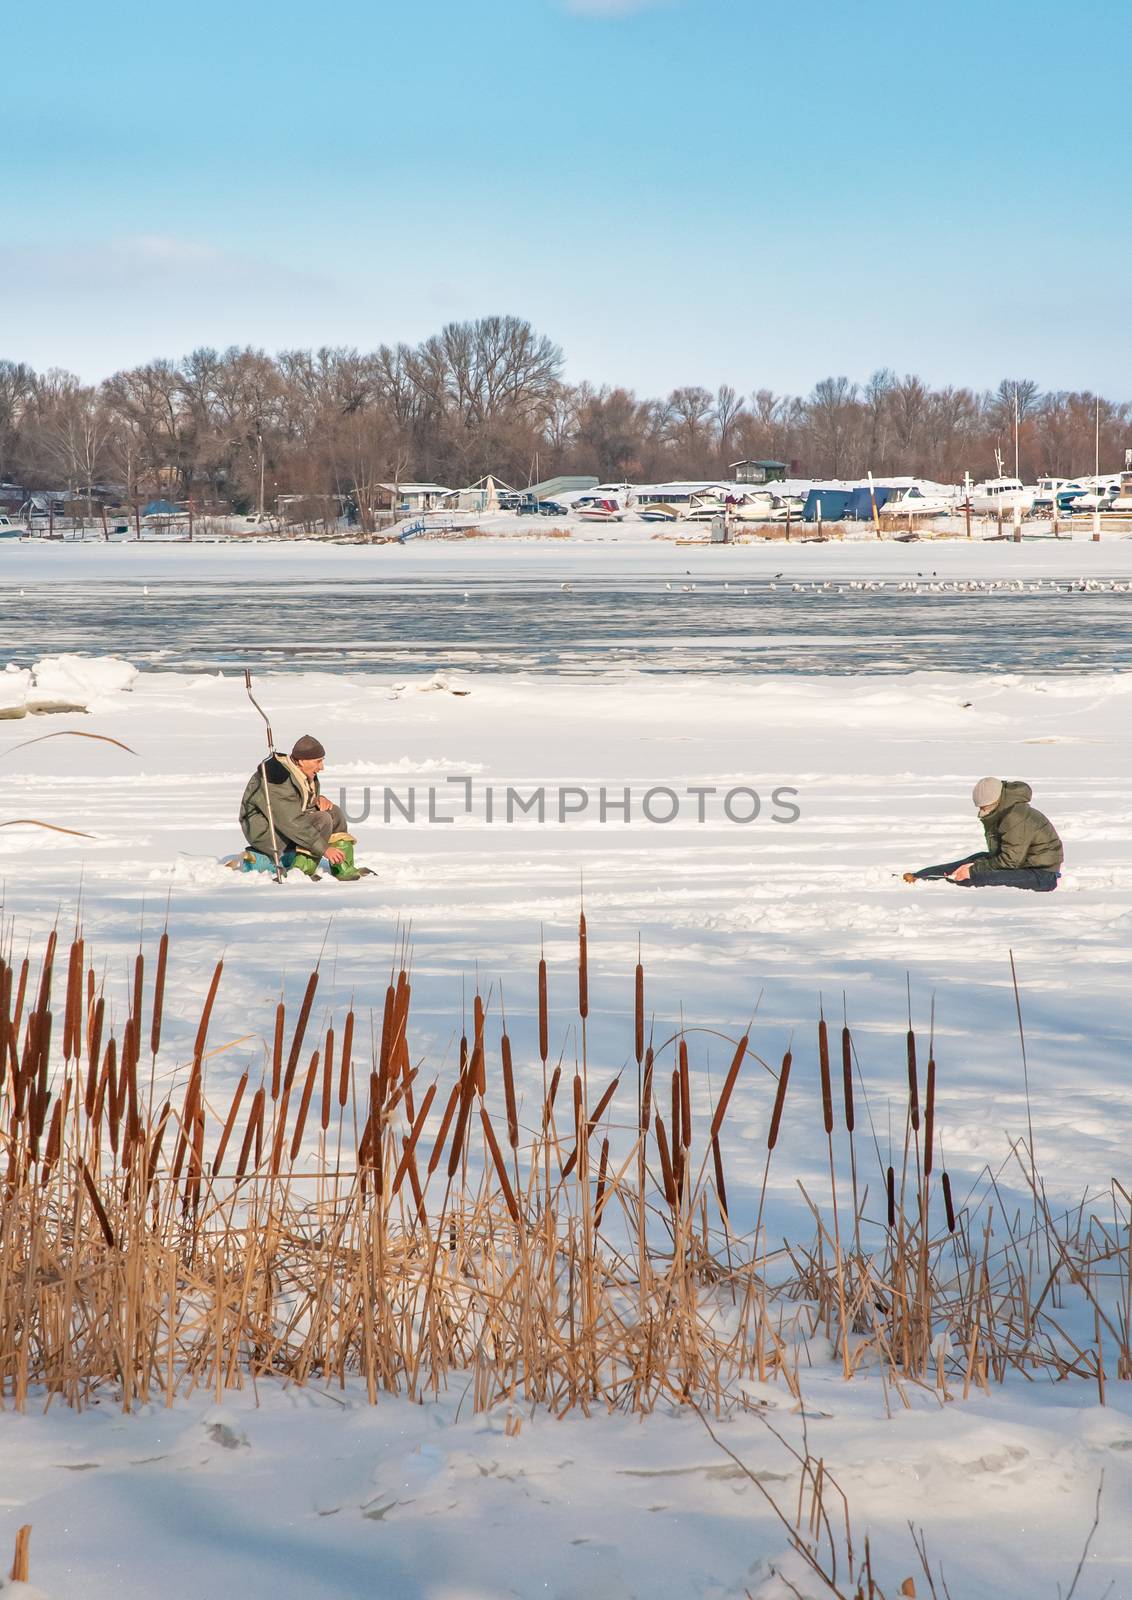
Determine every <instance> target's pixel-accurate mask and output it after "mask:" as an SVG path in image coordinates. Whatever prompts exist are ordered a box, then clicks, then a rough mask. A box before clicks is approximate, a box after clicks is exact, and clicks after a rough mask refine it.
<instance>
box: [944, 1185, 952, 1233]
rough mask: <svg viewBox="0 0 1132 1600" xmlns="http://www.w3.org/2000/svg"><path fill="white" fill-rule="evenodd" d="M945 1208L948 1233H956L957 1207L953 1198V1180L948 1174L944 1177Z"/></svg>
mask: <svg viewBox="0 0 1132 1600" xmlns="http://www.w3.org/2000/svg"><path fill="white" fill-rule="evenodd" d="M943 1207H944V1210H945V1211H946V1213H947V1231H948V1233H954V1232H955V1205H954V1202H953V1201H952V1198H951V1178H950V1175H949V1174H948V1173H946V1172H945V1173H944V1175H943Z"/></svg>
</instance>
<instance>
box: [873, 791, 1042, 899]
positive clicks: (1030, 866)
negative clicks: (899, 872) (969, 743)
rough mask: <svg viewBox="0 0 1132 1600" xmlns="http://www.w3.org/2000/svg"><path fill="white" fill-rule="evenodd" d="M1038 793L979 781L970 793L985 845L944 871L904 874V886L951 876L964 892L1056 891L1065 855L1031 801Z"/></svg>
mask: <svg viewBox="0 0 1132 1600" xmlns="http://www.w3.org/2000/svg"><path fill="white" fill-rule="evenodd" d="M1033 793H1034V791H1033V790H1032V789H1031V788H1030V785H1029V784H1028V783H1020V782H1019V781H1017V780H1016V779H1012V780H1011V781H1009V782H1007V783H1004V782H1003V781H1002V779H1001V778H980V779H979V781H978V783H977V784H976V785H975V787H974V789H973V790H972V791H971V799H972V800H973V801H974V803H975V808H976V810H977V811H978V813H979V817H980V820H981V821H982V824H983V833H984V835H985V836H986V841H987V847H986V849H985V850H980V851H979V852H978V854H977V855H973V856H964V857H963V859H962V861H949V862H947V863H946V865H944V866H940V867H921V868H920V870H919V871H918V872H906V873H905V874H904V882H905V883H915V882H916V881H917V880H918V879H920V878H947V879H949V880H950V881H951V882H952V883H959V884H962V885H963V887H964V888H965V889H986V888H990V887H992V886H1000V887H1002V888H1004V889H1035V890H1037V891H1038V892H1039V893H1046V892H1048V891H1049V890H1050V889H1056V888H1057V880H1058V878H1060V876H1061V862H1062V857H1063V852H1062V848H1061V840H1060V839H1059V838H1058V835H1057V829H1056V828H1055V827H1054V825H1053V823H1052V822H1051V821H1050V820H1049V818H1048V817H1046V816H1043V814H1042V813H1041V812H1040V811H1038V810H1036V809H1035V808H1034V807H1033V806H1032V805H1031V804H1030V799H1031V797H1032V796H1033Z"/></svg>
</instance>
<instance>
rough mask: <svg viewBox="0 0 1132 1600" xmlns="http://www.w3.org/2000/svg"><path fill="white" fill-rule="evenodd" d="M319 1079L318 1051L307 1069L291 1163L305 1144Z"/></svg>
mask: <svg viewBox="0 0 1132 1600" xmlns="http://www.w3.org/2000/svg"><path fill="white" fill-rule="evenodd" d="M317 1077H318V1051H317V1050H316V1051H315V1052H314V1054H313V1055H312V1056H311V1064H310V1066H309V1067H308V1068H307V1081H306V1083H305V1084H304V1085H303V1098H302V1099H301V1100H300V1101H299V1115H298V1116H297V1117H296V1119H295V1132H294V1134H293V1135H292V1138H291V1162H292V1164H294V1162H295V1161H297V1160H298V1155H299V1151H300V1149H301V1148H302V1143H303V1129H304V1128H305V1127H306V1125H307V1112H308V1111H309V1109H310V1103H311V1095H312V1094H313V1093H314V1085H315V1079H316V1078H317Z"/></svg>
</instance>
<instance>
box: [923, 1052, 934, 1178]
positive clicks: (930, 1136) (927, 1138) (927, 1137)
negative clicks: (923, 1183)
mask: <svg viewBox="0 0 1132 1600" xmlns="http://www.w3.org/2000/svg"><path fill="white" fill-rule="evenodd" d="M934 1143H935V1057H934V1056H929V1057H928V1089H927V1106H926V1109H925V1112H924V1175H925V1177H930V1176H931V1170H932V1145H933V1144H934Z"/></svg>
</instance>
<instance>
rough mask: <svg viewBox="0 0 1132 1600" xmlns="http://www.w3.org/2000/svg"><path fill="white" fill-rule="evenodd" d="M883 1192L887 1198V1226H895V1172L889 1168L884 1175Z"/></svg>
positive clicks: (892, 1168)
mask: <svg viewBox="0 0 1132 1600" xmlns="http://www.w3.org/2000/svg"><path fill="white" fill-rule="evenodd" d="M885 1190H886V1193H887V1196H888V1226H889V1227H890V1228H895V1226H896V1170H895V1168H894V1167H889V1169H888V1171H887V1173H886V1174H885Z"/></svg>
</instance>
